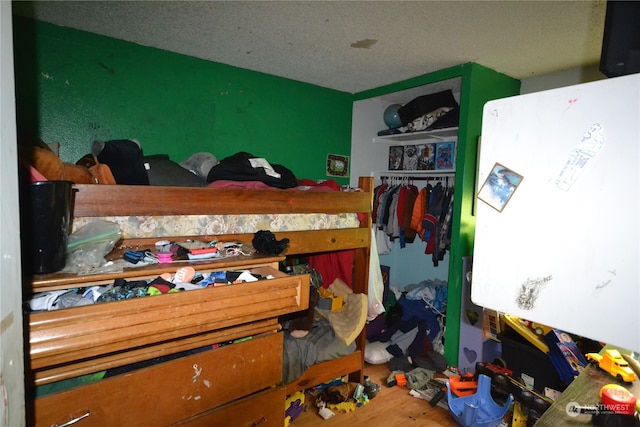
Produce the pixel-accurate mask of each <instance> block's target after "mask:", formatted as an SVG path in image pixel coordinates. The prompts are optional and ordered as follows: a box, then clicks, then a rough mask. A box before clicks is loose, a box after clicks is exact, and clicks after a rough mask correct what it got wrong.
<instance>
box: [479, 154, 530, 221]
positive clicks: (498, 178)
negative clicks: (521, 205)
mask: <svg viewBox="0 0 640 427" xmlns="http://www.w3.org/2000/svg"><path fill="white" fill-rule="evenodd" d="M522 178H523V177H522V175H520V174H518V173H516V172H514V171H512V170H511V169H509V168H507V167H505V166H503V165H501V164H500V163H496V164H495V165H493V169H491V173H489V176H488V177H487V179H486V180H485V181H484V184H482V187H481V188H480V191H479V192H478V199H480V200H482V201H483V202H485V203H486V204H488V205H489V206H491V207H492V208H494V209H495V210H497V211H498V212H502V210H503V209H504V207H505V206H506V205H507V203H508V202H509V200H511V197H512V196H513V193H515V191H516V189H517V188H518V185H520V183H521V182H522Z"/></svg>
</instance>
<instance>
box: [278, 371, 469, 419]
mask: <svg viewBox="0 0 640 427" xmlns="http://www.w3.org/2000/svg"><path fill="white" fill-rule="evenodd" d="M390 373H391V372H390V371H389V368H388V366H387V365H386V364H383V365H369V364H367V365H366V366H365V375H368V376H369V378H371V381H372V382H374V383H376V384H380V385H381V386H382V389H381V390H380V392H379V393H378V394H377V395H376V397H375V398H373V399H371V400H370V401H369V403H368V404H367V405H365V406H363V407H361V408H358V409H356V410H355V411H353V412H347V413H336V415H335V416H334V417H332V418H329V419H327V420H325V419H323V418H322V417H320V416H319V415H318V410H317V409H316V407H315V406H314V405H313V403H312V402H311V397H310V396H309V394H307V397H306V399H307V400H306V402H305V403H307V404H309V405H308V410H307V411H306V412H303V413H302V414H301V415H300V416H299V417H298V418H296V419H295V420H294V421H293V422H291V423H290V425H291V426H293V427H315V426H323V427H347V426H348V427H355V426H371V427H377V426H384V427H400V426H401V427H409V426H416V427H418V426H420V427H422V426H426V427H429V426H442V427H454V426H455V427H457V426H458V424H457V423H456V422H455V421H454V420H453V418H452V417H451V415H450V414H449V411H448V410H446V409H443V408H440V407H438V406H436V407H434V408H432V407H431V405H429V402H427V401H426V400H423V399H418V398H415V397H412V396H410V395H409V389H408V388H407V387H399V386H395V387H387V386H386V382H387V378H388V377H389V375H390Z"/></svg>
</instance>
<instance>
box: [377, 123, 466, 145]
mask: <svg viewBox="0 0 640 427" xmlns="http://www.w3.org/2000/svg"><path fill="white" fill-rule="evenodd" d="M451 139H458V128H457V127H453V128H444V129H435V130H426V131H421V132H408V133H398V134H395V135H383V136H375V137H373V142H374V143H382V144H400V145H403V144H408V143H412V142H418V141H428V140H435V141H447V140H451Z"/></svg>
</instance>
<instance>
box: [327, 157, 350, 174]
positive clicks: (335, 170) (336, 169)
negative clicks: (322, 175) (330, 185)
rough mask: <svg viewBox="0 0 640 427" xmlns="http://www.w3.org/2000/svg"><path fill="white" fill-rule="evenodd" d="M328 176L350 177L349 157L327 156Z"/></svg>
mask: <svg viewBox="0 0 640 427" xmlns="http://www.w3.org/2000/svg"><path fill="white" fill-rule="evenodd" d="M327 176H341V177H348V176H349V156H341V155H339V154H327Z"/></svg>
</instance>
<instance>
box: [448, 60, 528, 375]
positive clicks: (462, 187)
mask: <svg viewBox="0 0 640 427" xmlns="http://www.w3.org/2000/svg"><path fill="white" fill-rule="evenodd" d="M463 68H464V71H463V75H462V88H461V99H460V117H461V126H460V129H459V132H458V151H457V156H458V157H457V158H458V159H457V161H456V189H455V195H454V197H455V203H454V214H453V225H452V237H451V254H452V256H451V257H450V263H449V282H448V288H449V289H448V290H449V293H448V296H449V297H448V300H447V329H446V332H445V343H446V345H445V358H446V359H447V361H448V362H449V363H450V364H455V365H457V363H458V355H459V350H460V348H459V344H460V342H459V336H460V319H461V314H462V313H461V306H462V285H463V277H462V274H463V266H462V259H463V257H466V256H472V255H473V240H474V236H475V214H474V211H473V210H474V202H475V194H476V177H477V166H476V165H477V160H478V159H477V155H478V138H479V137H480V134H481V132H482V110H483V108H484V104H485V103H486V102H487V101H489V100H492V99H498V98H503V97H506V96H511V95H517V94H518V93H519V92H520V81H519V80H516V79H513V78H511V77H509V76H507V75H504V74H501V73H498V72H496V71H493V70H491V69H489V68H486V67H484V66H482V65H479V64H474V63H469V64H465V65H464V66H463ZM463 118H464V126H462V120H463Z"/></svg>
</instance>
